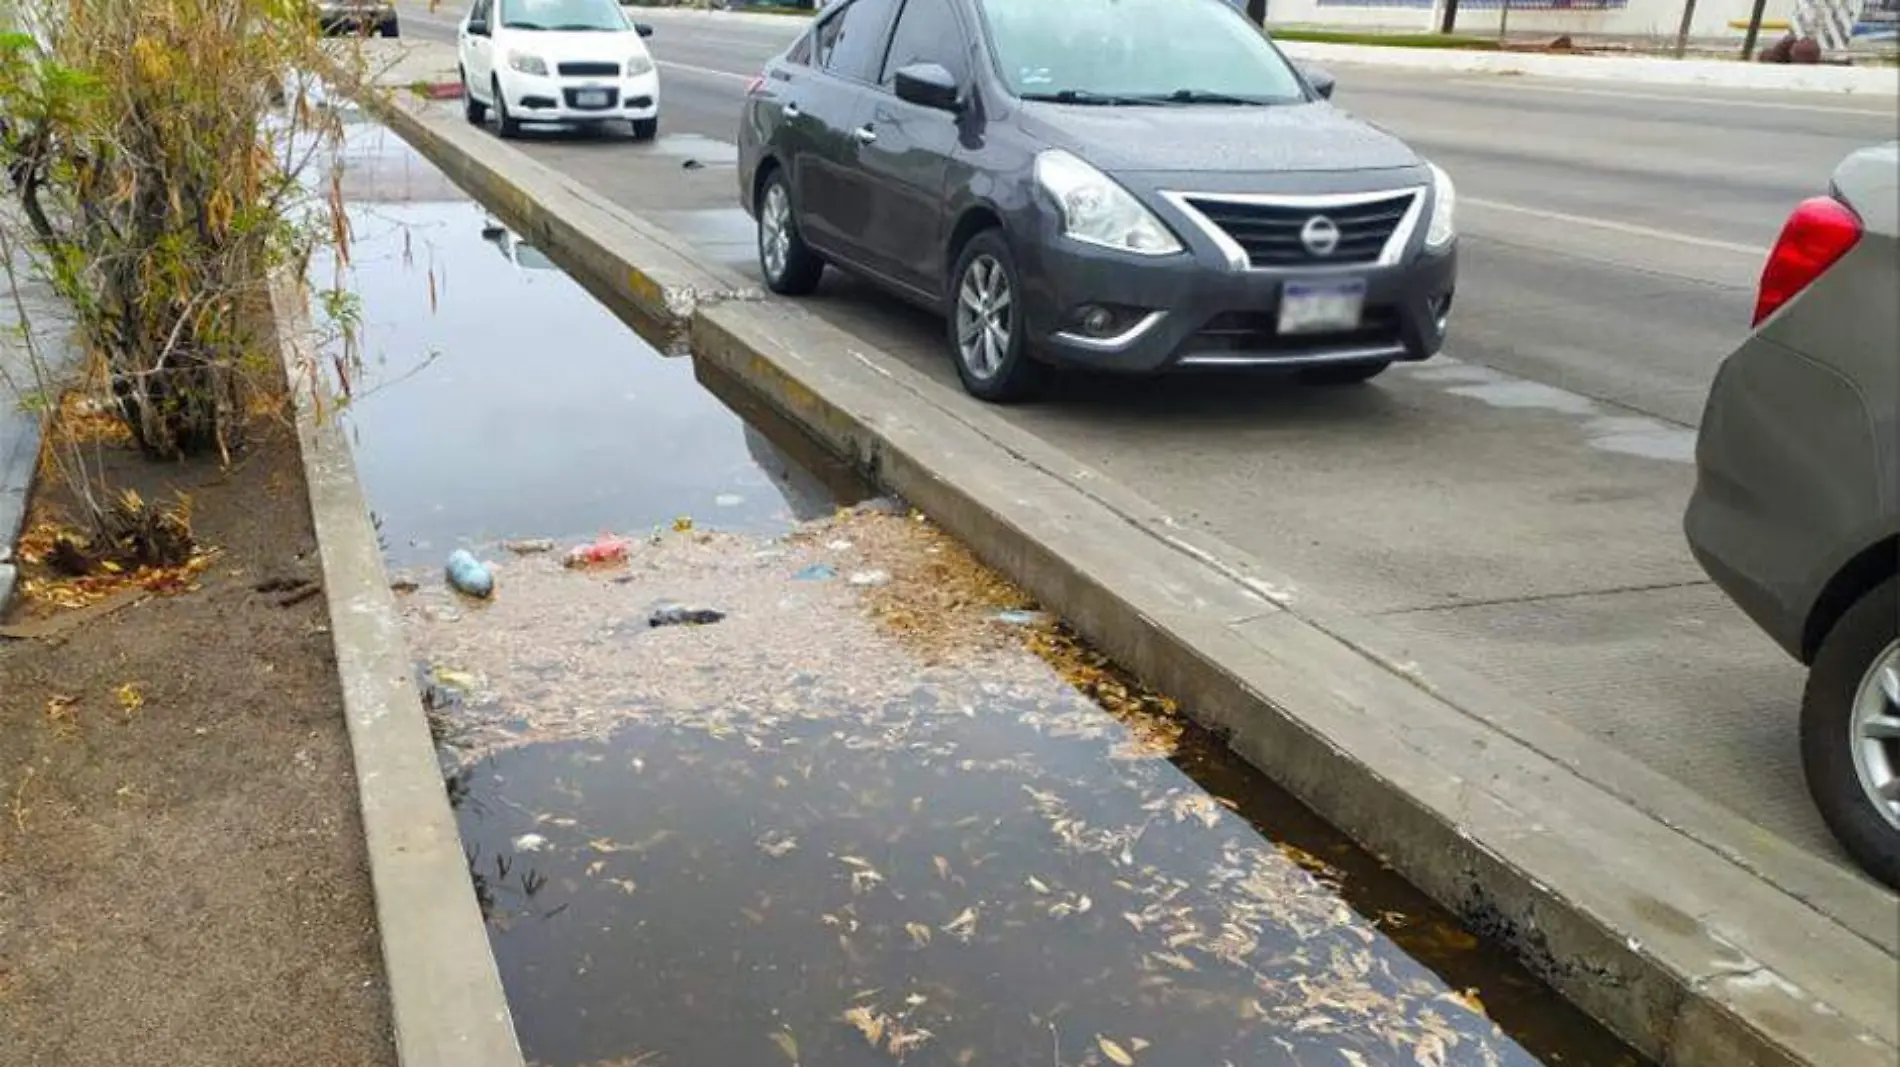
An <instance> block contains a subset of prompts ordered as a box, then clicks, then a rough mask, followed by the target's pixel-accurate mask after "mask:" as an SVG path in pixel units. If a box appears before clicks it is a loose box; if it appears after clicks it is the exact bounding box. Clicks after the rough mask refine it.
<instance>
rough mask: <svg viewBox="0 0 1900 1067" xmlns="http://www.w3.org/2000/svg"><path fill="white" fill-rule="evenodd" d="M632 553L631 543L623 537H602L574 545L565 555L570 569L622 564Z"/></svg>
mask: <svg viewBox="0 0 1900 1067" xmlns="http://www.w3.org/2000/svg"><path fill="white" fill-rule="evenodd" d="M632 551H633V542H631V541H628V540H627V539H626V538H624V537H608V536H602V537H600V538H598V539H596V540H594V541H591V542H589V543H587V544H584V545H576V546H574V548H572V549H570V550H569V551H568V553H567V565H568V566H570V567H594V566H599V565H600V564H603V563H623V562H625V561H626V559H627V555H628V554H629V553H630V552H632Z"/></svg>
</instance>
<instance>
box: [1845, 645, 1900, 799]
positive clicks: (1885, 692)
mask: <svg viewBox="0 0 1900 1067" xmlns="http://www.w3.org/2000/svg"><path fill="white" fill-rule="evenodd" d="M1848 724H1849V735H1848V744H1849V745H1851V746H1853V753H1854V770H1855V772H1856V773H1857V774H1858V775H1859V777H1860V785H1861V788H1862V789H1864V790H1866V791H1867V799H1868V800H1869V801H1870V802H1871V803H1872V804H1873V805H1874V810H1876V811H1878V812H1879V813H1880V815H1881V817H1882V818H1884V819H1886V820H1887V822H1888V823H1889V824H1891V825H1892V826H1893V828H1894V829H1896V830H1900V641H1895V642H1893V643H1892V644H1890V645H1888V646H1887V647H1886V650H1885V651H1883V652H1881V653H1880V655H1878V656H1875V657H1874V659H1873V662H1872V663H1871V664H1869V665H1868V668H1867V674H1866V675H1865V676H1864V677H1863V678H1862V679H1861V682H1860V688H1859V689H1858V690H1857V691H1856V692H1855V694H1854V706H1853V711H1852V714H1851V715H1850V717H1849V719H1848Z"/></svg>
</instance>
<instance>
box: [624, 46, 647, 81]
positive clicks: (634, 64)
mask: <svg viewBox="0 0 1900 1067" xmlns="http://www.w3.org/2000/svg"><path fill="white" fill-rule="evenodd" d="M625 69H626V72H627V77H629V78H637V77H639V76H640V75H642V74H651V73H652V72H653V57H652V56H650V55H647V54H646V53H645V52H642V53H640V54H639V55H637V56H634V57H633V58H632V59H629V60H627V66H626V68H625Z"/></svg>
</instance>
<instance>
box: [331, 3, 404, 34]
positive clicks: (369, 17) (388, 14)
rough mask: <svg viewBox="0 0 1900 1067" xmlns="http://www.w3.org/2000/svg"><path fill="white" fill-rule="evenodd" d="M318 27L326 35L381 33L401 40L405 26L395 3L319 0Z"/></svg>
mask: <svg viewBox="0 0 1900 1067" xmlns="http://www.w3.org/2000/svg"><path fill="white" fill-rule="evenodd" d="M316 7H317V24H318V25H319V26H322V27H323V29H324V32H326V33H371V32H374V33H378V34H381V35H382V36H384V37H395V36H398V35H399V34H400V33H401V32H402V31H401V23H400V20H399V19H398V17H397V15H396V5H395V3H394V0H317V5H316Z"/></svg>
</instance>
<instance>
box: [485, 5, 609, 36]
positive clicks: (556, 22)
mask: <svg viewBox="0 0 1900 1067" xmlns="http://www.w3.org/2000/svg"><path fill="white" fill-rule="evenodd" d="M501 24H502V25H503V26H506V27H508V28H510V29H515V30H567V31H575V32H584V31H588V30H599V31H604V32H611V33H624V32H626V31H627V30H628V29H630V28H631V27H629V26H628V25H627V16H625V15H623V14H621V12H620V5H619V3H617V2H616V0H501Z"/></svg>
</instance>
